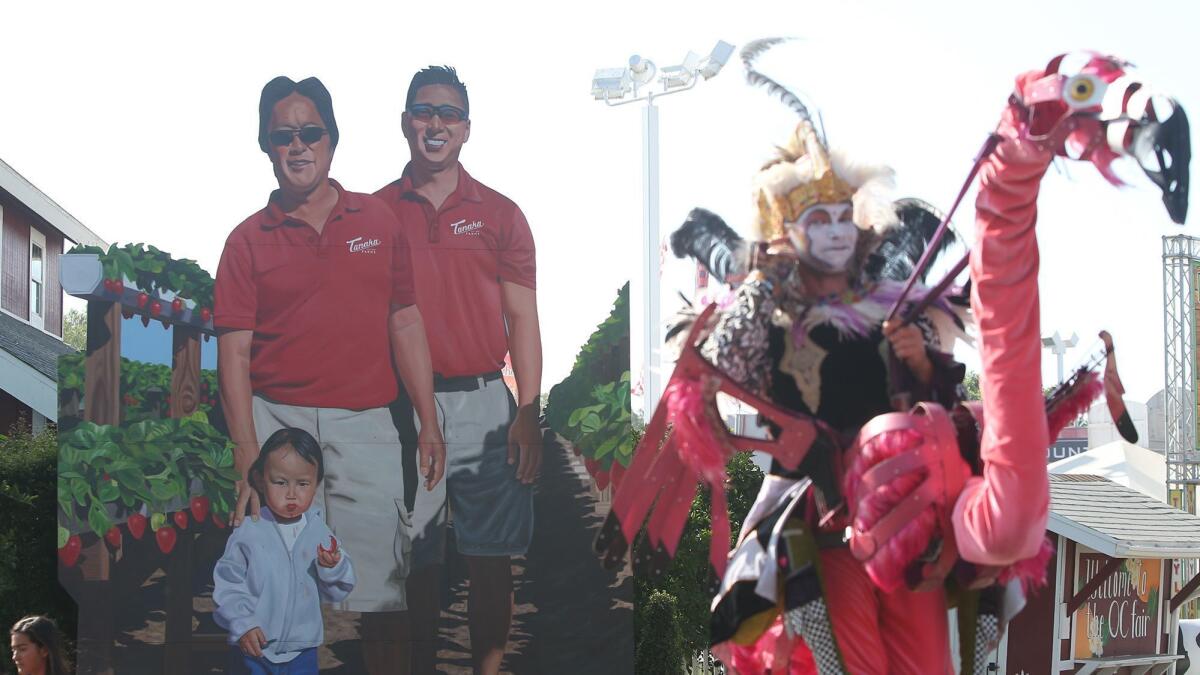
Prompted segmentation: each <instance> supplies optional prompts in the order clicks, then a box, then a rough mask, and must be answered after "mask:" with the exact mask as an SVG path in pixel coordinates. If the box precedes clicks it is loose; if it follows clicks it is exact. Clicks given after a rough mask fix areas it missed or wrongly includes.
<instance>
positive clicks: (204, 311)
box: [200, 307, 212, 323]
mask: <svg viewBox="0 0 1200 675" xmlns="http://www.w3.org/2000/svg"><path fill="white" fill-rule="evenodd" d="M211 318H212V310H211V309H209V308H207V307H201V308H200V320H201V321H203V322H204V323H208V320H209V319H211Z"/></svg>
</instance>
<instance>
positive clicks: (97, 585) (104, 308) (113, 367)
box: [76, 300, 121, 675]
mask: <svg viewBox="0 0 1200 675" xmlns="http://www.w3.org/2000/svg"><path fill="white" fill-rule="evenodd" d="M87 325H88V333H87V358H86V360H85V366H84V369H85V370H84V372H85V376H84V382H85V384H84V387H85V388H84V395H83V401H84V412H83V417H84V419H85V420H87V421H89V422H94V423H96V424H111V425H114V426H115V425H119V424H120V423H121V307H120V305H118V304H116V303H112V302H102V301H98V300H89V301H88V308H87ZM79 567H80V572H81V573H82V575H83V586H82V588H81V589H80V594H79V597H77V598H76V601H77V602H78V603H79V634H78V659H77V660H78V664H77V667H78V671H77V672H78V673H80V675H111V673H112V672H113V669H112V644H113V627H114V626H113V624H114V616H113V597H112V595H113V593H112V581H111V578H112V569H111V559H110V556H109V553H108V549H107V548H106V547H105V543H104V539H102V538H100V539H97V540H96V542H95V543H94V544H92V545H90V546H88V547H87V548H85V549H84V550H83V558H82V561H81V563H80V566H79Z"/></svg>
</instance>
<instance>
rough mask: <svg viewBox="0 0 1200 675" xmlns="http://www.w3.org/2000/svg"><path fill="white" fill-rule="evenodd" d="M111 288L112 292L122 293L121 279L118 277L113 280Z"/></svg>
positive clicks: (123, 286)
mask: <svg viewBox="0 0 1200 675" xmlns="http://www.w3.org/2000/svg"><path fill="white" fill-rule="evenodd" d="M112 290H113V293H116V294H117V295H122V294H123V293H125V283H124V282H123V281H121V280H120V279H117V280H115V281H113V289H112Z"/></svg>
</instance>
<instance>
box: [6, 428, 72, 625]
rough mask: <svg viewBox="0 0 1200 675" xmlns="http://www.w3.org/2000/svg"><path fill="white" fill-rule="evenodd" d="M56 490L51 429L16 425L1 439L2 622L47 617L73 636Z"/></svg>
mask: <svg viewBox="0 0 1200 675" xmlns="http://www.w3.org/2000/svg"><path fill="white" fill-rule="evenodd" d="M57 486H58V439H57V437H56V434H55V432H54V430H53V429H50V430H47V431H44V432H42V433H40V434H37V435H33V434H31V433H29V432H28V431H25V430H23V429H22V425H21V424H18V425H17V426H15V427H14V428H13V430H11V431H10V432H9V434H8V435H7V436H4V435H0V610H2V612H0V622H3V623H4V625H5V626H6V627H9V626H12V625H13V623H14V622H16V620H17V619H19V618H21V617H22V616H25V615H26V614H45V615H47V616H49V617H51V618H52V619H54V621H55V622H56V623H58V625H59V627H60V628H61V629H62V631H63V634H64V635H66V636H67V637H68V638H72V637H73V636H74V635H75V625H76V621H75V619H76V610H75V603H74V602H73V601H72V600H71V596H70V595H68V594H67V592H66V591H65V590H63V589H62V587H61V586H59V585H58V577H57V574H58V565H57V562H56V559H57V547H58V542H57V537H56V534H55V532H56V527H55V526H56V522H57V509H56V506H55V498H56V495H57V491H58V487H57Z"/></svg>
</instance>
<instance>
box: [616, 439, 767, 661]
mask: <svg viewBox="0 0 1200 675" xmlns="http://www.w3.org/2000/svg"><path fill="white" fill-rule="evenodd" d="M725 470H726V474H727V475H728V480H727V481H726V493H725V494H726V497H727V498H728V500H729V524H730V529H731V531H732V532H731V538H732V539H733V540H736V539H737V537H738V532H739V531H740V530H741V525H742V521H744V520H745V519H746V514H747V513H749V512H750V507H751V506H752V505H753V504H754V498H755V496H756V495H757V494H758V489H759V487H760V486H761V485H762V481H763V473H762V471H761V470H760V469H759V468H758V467H757V466H755V465H754V463H753V462H752V461H751V460H750V455H749V454H747V453H744V452H739V453H737V454H736V455H734V457H733V459H731V460H730V461H729V464H728V465H727V466H726V467H725ZM710 504H711V500H710V498H709V494H708V491H707V490H700V491H699V493H698V494H697V495H696V499H695V500H694V501H693V502H692V510H691V512H690V513H689V514H688V522H687V526H686V527H685V528H684V530H683V536H682V537H681V538H680V540H679V549H678V551H676V553H675V559H674V560H673V561H672V562H671V566H670V567H668V568H667V571H666V572H664V573H663V575H662V576H661V577H659V578H658V579H655V580H653V581H651V580H649V579H646V578H645V577H643V576H641V575H635V577H634V603H635V606H636V607H637V608H638V613H639V619H638V620H637V621H635V624H634V632H635V637H634V639H635V640H636V642H635V644H636V645H637V647H638V650H639V651H640V650H641V646H642V644H643V640H642V638H643V635H641V631H642V630H644V629H645V628H647V627H649V626H651V625H652V624H651V623H649V620H648V619H646V618H642V617H640V614H641V611H642V608H643V607H646V606H648V605H649V603H650V599H651V598H652V597H653V596H654V595H655V594H656V593H658V592H666V593H667V594H669V595H671V596H672V597H673V598H675V600H676V616H677V617H678V625H679V630H680V632H681V634H682V639H683V647H684V650H685V653H686V654H689V655H690V654H692V653H694V652H698V651H702V650H706V649H708V646H709V644H708V643H709V624H710V606H711V603H712V598H713V594H714V592H715V588H714V587H715V585H716V582H717V579H716V577H715V574H714V573H713V571H712V566H711V565H710V564H709V562H708V544H709V541H710V540H711V539H712V519H711V516H710V513H709V509H710ZM644 542H645V538H644V537H639V538H638V544H637V545H639V546H640V545H643V544H644ZM730 543H731V544H732V542H730ZM635 658H638V656H637V655H636V654H635ZM638 672H639V673H640V672H641V671H640V670H639V671H638Z"/></svg>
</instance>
